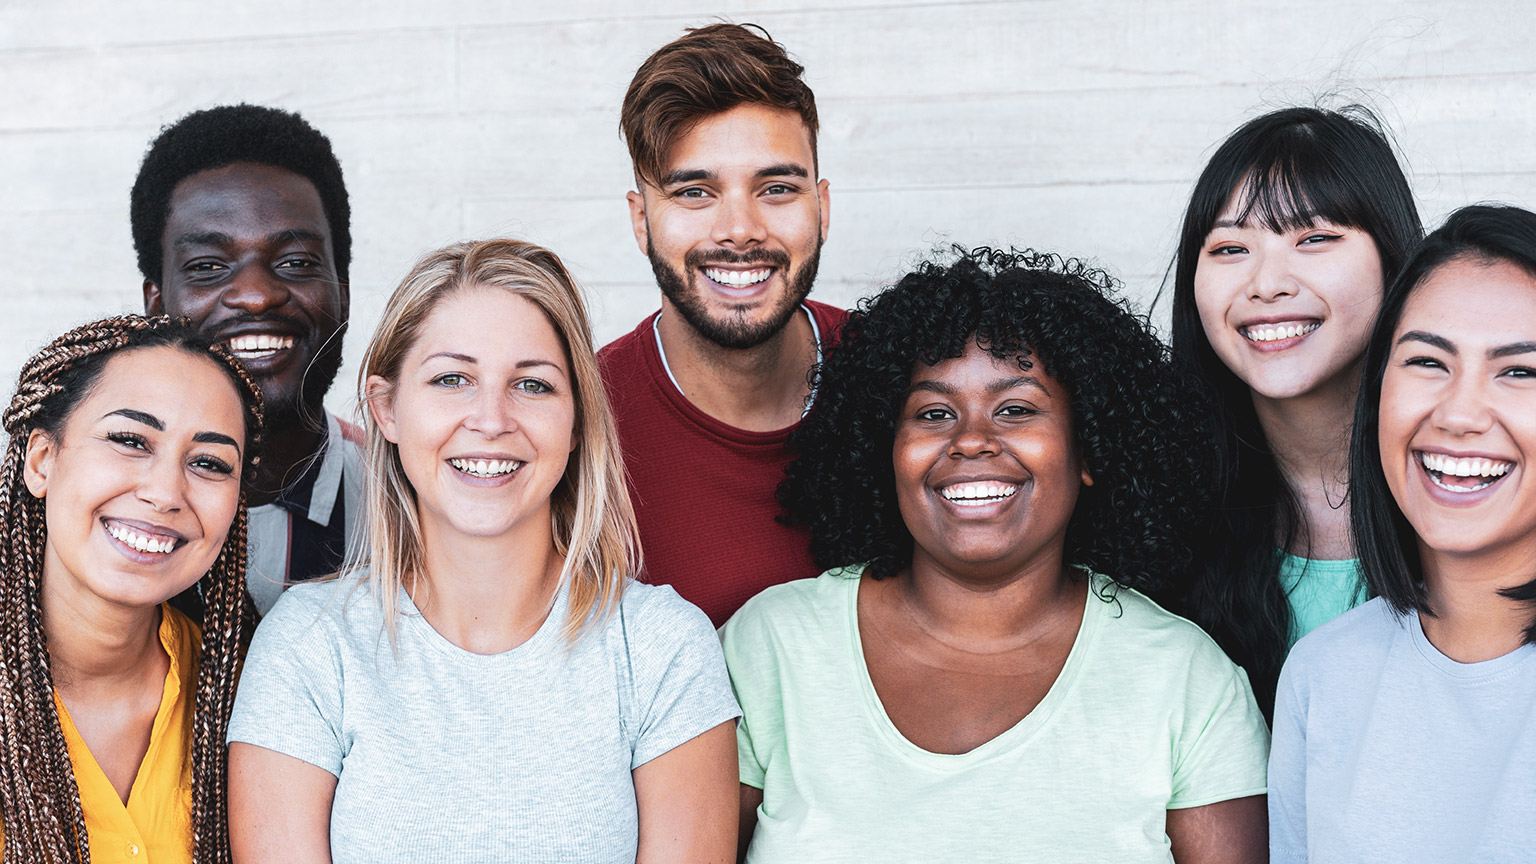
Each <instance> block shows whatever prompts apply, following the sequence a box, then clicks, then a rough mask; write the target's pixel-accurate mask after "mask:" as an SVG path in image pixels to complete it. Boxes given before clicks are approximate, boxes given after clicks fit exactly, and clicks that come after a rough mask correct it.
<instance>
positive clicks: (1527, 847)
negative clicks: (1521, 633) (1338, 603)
mask: <svg viewBox="0 0 1536 864" xmlns="http://www.w3.org/2000/svg"><path fill="white" fill-rule="evenodd" d="M1269 843H1270V859H1271V861H1273V862H1275V864H1289V862H1310V864H1334V862H1337V864H1372V862H1381V864H1448V862H1455V864H1462V862H1468V864H1470V862H1477V864H1514V862H1529V861H1532V860H1533V859H1536V646H1531V645H1525V646H1522V647H1521V648H1519V649H1517V650H1515V651H1513V652H1511V653H1509V654H1506V655H1504V656H1503V657H1499V658H1497V659H1495V660H1488V661H1486V662H1483V663H1458V662H1456V661H1454V660H1452V659H1450V658H1449V657H1446V656H1445V655H1444V654H1441V653H1440V652H1439V651H1438V650H1436V648H1435V647H1434V645H1433V644H1431V643H1430V641H1429V640H1428V639H1427V638H1425V636H1424V630H1423V629H1422V627H1421V626H1420V624H1419V616H1418V615H1417V614H1412V615H1408V616H1405V617H1399V616H1397V615H1396V614H1394V613H1393V612H1392V610H1391V607H1389V606H1388V605H1387V604H1386V601H1385V600H1382V599H1380V598H1378V599H1375V600H1371V601H1369V602H1367V603H1365V604H1364V605H1362V606H1360V607H1358V608H1356V609H1354V610H1353V611H1351V612H1347V613H1345V614H1344V615H1342V616H1340V617H1339V618H1336V619H1334V620H1333V621H1331V622H1329V623H1328V624H1325V625H1323V626H1322V627H1319V628H1318V629H1317V630H1316V631H1314V632H1313V633H1312V634H1311V635H1309V636H1307V637H1306V638H1305V639H1303V640H1301V642H1299V643H1297V645H1296V648H1295V650H1293V651H1292V652H1291V655H1290V658H1289V659H1288V660H1287V661H1286V663H1285V669H1284V671H1282V672H1281V673H1280V689H1279V693H1278V694H1277V695H1276V701H1275V728H1274V746H1273V749H1272V750H1271V753H1270V760H1269Z"/></svg>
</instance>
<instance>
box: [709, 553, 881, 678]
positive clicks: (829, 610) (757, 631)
mask: <svg viewBox="0 0 1536 864" xmlns="http://www.w3.org/2000/svg"><path fill="white" fill-rule="evenodd" d="M862 575H863V568H862V567H848V568H835V569H832V570H828V571H827V572H825V573H823V574H821V575H820V576H817V577H816V578H814V579H795V580H793V581H791V582H784V583H782V584H779V585H774V586H771V587H769V588H765V589H763V590H762V591H761V592H759V593H758V594H757V595H756V596H755V597H753V598H752V599H750V600H748V601H747V602H746V603H745V604H743V605H742V607H741V608H740V609H738V610H737V611H736V614H735V615H732V616H731V620H729V621H727V622H725V626H723V627H721V628H720V632H721V636H722V637H723V639H724V642H725V646H726V657H727V660H729V659H730V657H731V654H732V646H733V645H736V646H746V645H749V644H750V645H762V644H764V643H771V644H779V645H790V646H794V647H795V648H796V649H798V650H805V651H809V652H811V653H816V652H817V650H818V649H817V647H816V646H818V645H819V644H820V643H822V642H824V641H825V640H826V639H828V638H829V637H833V636H834V635H835V634H836V633H838V632H840V631H841V630H842V629H843V625H844V624H845V623H846V622H847V621H848V620H849V619H848V614H847V613H848V607H849V604H851V603H855V602H857V597H858V585H859V579H860V578H861V577H862ZM752 653H754V654H757V653H758V652H756V651H753V652H752Z"/></svg>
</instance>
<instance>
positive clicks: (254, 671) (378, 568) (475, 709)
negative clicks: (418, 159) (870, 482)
mask: <svg viewBox="0 0 1536 864" xmlns="http://www.w3.org/2000/svg"><path fill="white" fill-rule="evenodd" d="M359 378H360V382H361V386H360V395H361V398H362V400H363V402H364V404H365V405H366V407H367V410H366V411H365V412H364V423H365V427H366V435H367V460H368V483H367V486H368V488H367V495H368V500H367V510H368V513H369V517H368V518H369V519H370V520H371V521H370V526H369V528H370V530H369V532H368V535H369V537H370V545H369V547H368V549H367V556H366V560H365V561H362V562H359V564H358V565H357V566H355V567H353V568H350V569H349V571H348V572H347V573H346V574H345V575H343V576H342V577H340V578H339V579H336V580H333V581H329V582H324V583H315V584H305V585H299V586H296V587H295V588H293V589H291V590H290V591H288V592H287V593H286V594H285V595H284V596H283V598H282V600H281V601H279V603H278V604H277V606H275V607H274V608H273V611H272V612H271V613H270V614H269V615H268V616H267V617H266V619H265V620H264V622H263V624H262V626H261V627H260V628H259V630H258V632H257V634H256V637H255V640H254V642H253V643H252V647H251V653H250V657H249V659H248V661H247V664H246V667H245V673H244V676H243V678H242V681H241V686H240V691H239V697H238V699H237V701H236V705H235V714H234V717H233V719H232V720H231V724H230V732H229V740H230V742H231V746H230V839H231V844H232V846H233V848H234V850H235V854H236V856H237V858H238V859H239V860H241V861H244V862H267V861H283V862H332V861H334V862H352V861H358V862H362V861H366V862H383V861H411V862H417V861H469V860H475V861H481V860H485V861H492V860H494V861H513V860H516V861H582V862H607V861H613V862H619V861H624V862H634V861H639V862H660V861H668V862H673V861H689V862H693V861H701V862H703V861H726V860H729V859H730V858H731V857H732V856H733V855H734V850H735V845H734V844H735V836H734V832H735V818H734V817H735V795H736V763H735V758H736V756H735V743H734V742H735V738H734V724H733V722H732V721H733V720H734V718H735V717H737V716H738V715H739V713H740V712H739V711H738V710H737V707H736V703H735V701H734V699H733V698H732V695H731V690H730V683H729V680H728V679H727V677H726V673H725V666H724V663H723V660H722V658H721V653H720V646H719V643H718V641H717V639H716V637H715V633H714V631H713V629H712V628H711V627H710V624H709V620H708V618H706V617H705V616H704V614H703V613H701V612H700V611H699V610H698V609H696V608H694V607H693V606H691V605H689V604H687V603H686V602H684V601H683V600H681V599H680V598H679V597H678V596H677V595H676V594H675V593H674V592H673V591H672V589H670V588H664V587H653V586H648V585H641V584H637V583H635V582H633V581H631V577H632V575H633V574H635V573H636V572H638V566H639V550H638V547H637V542H636V540H635V525H634V515H633V512H632V510H631V507H630V503H629V500H628V498H627V495H626V493H625V489H624V476H623V467H622V464H621V462H620V458H619V450H618V446H617V443H616V440H615V436H614V428H613V422H612V419H611V418H610V416H609V413H608V406H607V403H606V401H605V398H604V394H603V388H602V384H601V382H600V379H599V377H598V371H597V366H596V363H595V361H594V358H593V354H592V345H591V337H590V335H589V331H588V326H587V318H586V312H585V309H584V307H583V304H582V301H581V299H580V296H579V294H578V292H577V289H576V288H575V286H574V284H573V282H572V280H571V278H570V276H569V274H568V273H567V272H566V270H565V268H564V266H563V265H562V264H561V263H560V260H559V259H558V258H557V257H556V256H555V255H554V254H553V253H550V252H549V251H547V250H545V249H541V248H539V247H537V246H533V245H530V244H526V243H519V242H516V241H511V240H491V241H485V242H480V243H466V244H459V245H456V246H451V247H448V248H446V249H443V250H440V251H438V252H433V253H431V254H429V255H427V256H426V257H425V258H424V259H422V261H421V262H420V263H418V264H417V266H416V267H415V269H414V270H413V271H412V272H411V273H410V275H409V276H407V277H406V279H405V281H404V282H403V283H402V284H401V286H400V287H399V288H398V289H397V290H396V291H395V293H394V296H393V297H391V298H390V300H389V303H388V305H387V306H386V308H385V310H384V316H383V320H382V321H381V323H380V325H379V329H378V331H377V332H376V333H375V334H374V337H373V340H372V342H371V343H370V344H369V346H368V350H367V354H366V356H365V357H364V360H363V369H362V371H361V373H360V376H359Z"/></svg>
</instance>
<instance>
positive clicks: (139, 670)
mask: <svg viewBox="0 0 1536 864" xmlns="http://www.w3.org/2000/svg"><path fill="white" fill-rule="evenodd" d="M3 421H4V428H5V432H6V433H7V434H8V435H9V436H10V441H9V444H8V446H7V448H6V451H5V461H4V467H3V470H0V819H3V827H4V835H3V843H4V861H5V862H12V861H25V862H48V864H55V862H57V864H65V862H67V864H75V862H80V864H84V862H96V864H102V862H105V861H149V862H154V864H161V862H191V861H196V862H199V864H201V862H227V861H229V860H230V854H229V841H228V836H227V833H226V831H225V828H224V823H225V811H226V808H225V786H226V781H225V777H226V763H225V748H224V746H223V745H224V730H225V727H226V726H227V724H228V720H229V711H230V706H231V704H232V702H233V700H234V690H235V680H236V672H237V667H238V664H239V658H240V656H241V654H242V652H243V649H244V646H245V644H246V643H247V642H248V640H249V635H250V632H251V629H252V626H253V622H254V609H253V608H252V606H251V601H250V597H249V595H248V594H247V593H246V591H245V582H244V578H243V574H244V572H245V530H246V527H245V526H246V523H245V507H244V503H243V501H242V498H241V493H240V484H241V480H242V478H243V477H245V476H246V474H247V472H248V471H249V470H250V468H251V466H252V465H253V464H254V461H255V454H254V451H255V448H256V445H257V443H258V438H259V434H260V429H261V398H260V396H259V394H258V391H257V390H256V387H255V385H254V383H253V382H252V380H251V378H250V377H249V376H248V375H247V373H246V372H245V370H244V369H243V368H242V367H241V366H240V365H239V364H238V363H236V362H235V361H234V359H233V358H232V357H231V356H230V355H229V354H228V353H227V352H226V351H225V349H224V348H223V347H221V346H218V345H214V344H211V343H209V342H208V341H206V340H204V339H202V338H201V337H199V336H197V335H196V333H195V332H194V331H192V330H191V329H190V328H189V327H188V326H187V325H186V324H185V321H184V319H175V320H173V319H170V318H165V317H160V318H149V319H146V318H141V317H139V316H134V315H128V316H122V317H117V318H108V319H105V320H102V321H97V322H94V323H91V324H87V325H84V326H82V327H78V328H76V329H74V330H71V331H70V332H69V333H66V334H65V335H63V336H61V337H59V338H58V339H56V340H54V341H53V342H52V343H50V344H49V345H48V346H46V347H45V348H43V350H41V351H39V352H38V353H37V354H36V355H35V356H33V357H32V358H31V359H30V360H28V361H27V363H26V364H25V365H24V366H23V367H22V370H21V375H20V378H19V381H18V383H17V388H16V394H15V396H14V397H12V399H11V403H10V406H9V408H7V409H6V411H5V414H4V418H3ZM194 583H196V584H198V585H199V587H200V589H201V592H202V596H203V599H204V602H205V606H206V613H205V616H204V619H203V627H202V630H201V631H200V630H199V628H198V626H197V625H196V624H193V623H192V622H191V621H190V620H189V619H187V618H186V617H185V616H184V615H182V614H181V613H180V612H177V611H176V610H174V609H172V608H171V607H170V606H169V605H167V603H166V601H167V600H169V599H170V598H171V597H173V596H175V595H176V594H178V593H180V592H182V591H183V590H185V589H187V588H188V587H190V586H192V585H193V584H194Z"/></svg>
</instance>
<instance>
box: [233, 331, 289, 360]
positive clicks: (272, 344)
mask: <svg viewBox="0 0 1536 864" xmlns="http://www.w3.org/2000/svg"><path fill="white" fill-rule="evenodd" d="M228 345H229V350H231V351H233V352H235V356H236V357H240V358H242V359H243V358H248V357H258V356H265V355H267V354H271V353H272V352H274V351H285V350H287V349H289V348H292V347H293V337H292V336H268V335H266V334H265V333H260V334H252V335H249V336H235V337H233V338H231V339H230V340H229V342H228Z"/></svg>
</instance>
